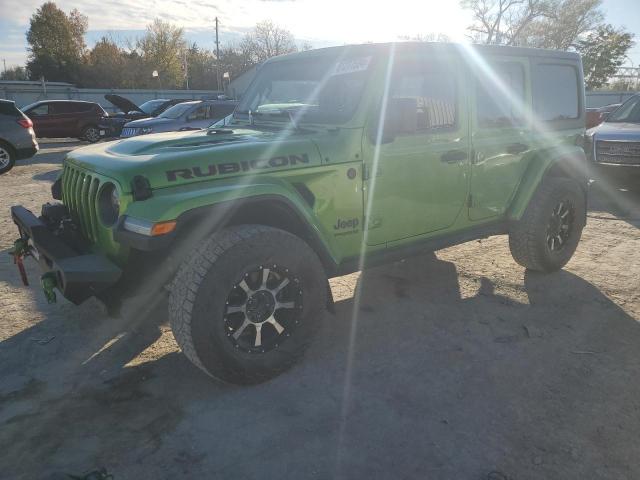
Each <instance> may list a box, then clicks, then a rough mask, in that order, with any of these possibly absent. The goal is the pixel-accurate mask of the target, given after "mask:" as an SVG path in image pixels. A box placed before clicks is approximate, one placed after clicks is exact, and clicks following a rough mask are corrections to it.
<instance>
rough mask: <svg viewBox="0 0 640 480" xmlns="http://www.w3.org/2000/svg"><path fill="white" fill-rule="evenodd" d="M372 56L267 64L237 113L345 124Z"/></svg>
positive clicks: (359, 94)
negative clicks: (293, 117) (291, 116)
mask: <svg viewBox="0 0 640 480" xmlns="http://www.w3.org/2000/svg"><path fill="white" fill-rule="evenodd" d="M371 63H372V62H371V56H357V57H354V56H351V57H345V56H341V57H338V58H336V57H333V56H332V57H327V58H317V57H316V58H309V59H304V60H291V61H281V62H273V63H268V64H266V65H265V66H264V67H263V68H261V69H260V70H259V73H258V76H257V77H256V80H255V81H254V83H253V84H252V86H251V88H250V89H249V91H248V92H247V93H246V95H244V96H243V98H242V101H241V102H240V104H239V105H238V109H237V110H236V112H237V113H239V114H248V113H249V111H251V113H252V115H253V117H254V119H256V120H257V119H262V118H268V119H269V120H272V119H273V120H280V121H290V115H291V114H292V113H293V114H295V118H296V121H300V122H309V123H331V124H335V123H344V122H346V121H348V120H349V119H350V118H351V117H352V116H353V114H354V112H355V110H356V108H357V106H358V103H359V102H360V96H361V93H362V90H363V88H364V85H365V82H366V79H367V73H368V70H369V68H370V65H371Z"/></svg>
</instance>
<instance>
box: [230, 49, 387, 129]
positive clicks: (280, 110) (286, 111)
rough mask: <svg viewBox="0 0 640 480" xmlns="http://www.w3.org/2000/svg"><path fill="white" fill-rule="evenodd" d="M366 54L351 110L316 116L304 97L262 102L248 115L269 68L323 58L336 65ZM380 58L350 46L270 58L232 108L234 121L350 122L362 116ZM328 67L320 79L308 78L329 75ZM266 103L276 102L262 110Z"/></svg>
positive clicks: (314, 61)
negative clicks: (330, 116) (360, 114)
mask: <svg viewBox="0 0 640 480" xmlns="http://www.w3.org/2000/svg"><path fill="white" fill-rule="evenodd" d="M364 57H368V59H367V62H368V65H367V66H366V68H364V69H362V70H361V72H362V76H363V77H364V78H363V82H362V85H360V87H359V89H358V98H357V99H356V100H355V102H354V105H353V107H352V108H351V109H350V111H349V112H348V114H345V115H344V117H343V118H340V117H339V115H340V114H339V112H337V111H336V112H335V113H334V118H326V119H325V118H317V116H315V115H313V114H311V113H307V112H306V111H304V110H305V108H307V107H305V105H307V104H304V103H302V101H301V102H297V103H291V104H287V103H282V104H278V103H264V104H262V105H258V108H257V109H256V111H251V115H249V111H248V110H247V109H245V108H246V105H247V103H252V99H253V98H254V97H255V95H256V93H257V91H258V89H259V87H260V85H261V78H262V77H263V76H264V75H265V74H267V73H269V70H268V69H272V68H275V69H281V68H282V67H283V66H285V65H286V66H288V65H295V64H302V65H304V64H305V63H313V64H317V63H318V62H324V61H326V62H327V65H328V66H329V68H333V67H334V66H335V65H337V64H338V62H342V61H344V60H349V59H360V58H364ZM377 61H378V59H377V55H375V53H374V52H350V51H348V50H343V51H342V52H340V53H339V54H335V53H332V54H328V53H325V54H322V55H313V56H304V57H297V56H295V55H294V56H292V58H288V59H286V60H284V59H283V60H276V61H270V62H267V63H265V64H264V65H262V66H261V67H260V68H259V69H258V71H257V74H256V76H255V78H254V79H253V81H252V82H251V84H250V85H249V87H248V88H247V90H246V92H245V93H244V94H243V95H242V98H241V99H240V101H239V102H238V106H237V108H236V110H235V111H234V112H233V121H236V120H240V121H247V120H249V122H250V123H251V124H255V123H256V120H257V121H258V123H259V124H280V125H281V124H283V123H284V124H291V123H292V122H294V124H296V125H297V124H304V125H321V126H322V125H324V126H326V125H336V126H338V125H340V126H344V125H346V124H349V123H350V122H353V121H354V119H356V118H357V117H358V116H359V111H360V110H361V109H362V105H363V101H364V99H365V92H366V91H367V89H368V88H369V87H370V85H371V82H372V78H373V77H374V76H375V72H376V67H377ZM328 71H329V70H327V72H324V73H323V74H322V76H320V77H318V78H317V80H307V81H309V82H313V81H316V82H320V81H322V80H323V79H325V78H328V77H329V76H330V75H329V73H328ZM357 72H358V71H357V70H356V71H355V72H352V73H357ZM347 73H348V72H347ZM299 81H301V82H304V81H305V80H299ZM287 105H291V107H290V108H286V107H287ZM265 106H273V108H271V109H263V111H260V107H265ZM276 106H277V108H276ZM269 110H271V111H269ZM300 110H303V112H300ZM314 117H316V118H314ZM294 126H295V125H294Z"/></svg>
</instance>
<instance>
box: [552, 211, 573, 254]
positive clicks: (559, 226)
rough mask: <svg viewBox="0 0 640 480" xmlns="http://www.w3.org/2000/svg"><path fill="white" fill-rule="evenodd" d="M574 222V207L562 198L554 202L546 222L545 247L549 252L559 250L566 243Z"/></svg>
mask: <svg viewBox="0 0 640 480" xmlns="http://www.w3.org/2000/svg"><path fill="white" fill-rule="evenodd" d="M573 222H574V208H573V205H571V203H570V202H568V201H566V200H562V201H560V202H558V203H557V204H556V206H555V207H554V208H553V211H552V213H551V218H550V219H549V223H548V224H547V238H546V241H547V247H548V248H549V250H550V251H551V252H559V251H561V250H562V249H563V248H564V247H565V245H566V244H567V242H568V240H569V237H570V236H571V231H572V227H573Z"/></svg>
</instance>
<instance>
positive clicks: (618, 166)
mask: <svg viewBox="0 0 640 480" xmlns="http://www.w3.org/2000/svg"><path fill="white" fill-rule="evenodd" d="M585 139H586V142H585V150H586V153H587V155H588V156H589V157H590V158H591V159H592V160H593V162H594V165H595V166H596V173H600V174H603V173H606V174H607V175H613V176H618V175H619V176H621V177H624V179H625V181H630V182H635V184H636V185H637V182H638V180H640V95H634V96H633V97H631V98H630V99H628V100H627V101H626V102H624V103H623V104H622V105H621V106H620V107H618V108H617V109H616V110H614V111H613V112H611V113H610V114H609V115H608V116H607V117H606V119H605V121H604V122H603V123H601V124H600V125H598V126H597V127H595V128H592V129H590V130H588V131H587V133H586V136H585Z"/></svg>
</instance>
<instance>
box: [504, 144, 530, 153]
mask: <svg viewBox="0 0 640 480" xmlns="http://www.w3.org/2000/svg"><path fill="white" fill-rule="evenodd" d="M527 150H529V145H525V144H524V143H512V144H511V145H508V146H507V153H511V154H516V153H522V152H526V151H527Z"/></svg>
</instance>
